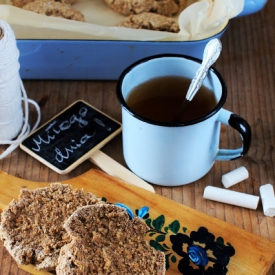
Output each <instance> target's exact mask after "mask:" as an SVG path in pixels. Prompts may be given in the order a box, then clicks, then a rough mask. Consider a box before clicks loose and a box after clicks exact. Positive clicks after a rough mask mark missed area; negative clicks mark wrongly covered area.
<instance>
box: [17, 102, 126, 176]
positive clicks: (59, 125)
mask: <svg viewBox="0 0 275 275" xmlns="http://www.w3.org/2000/svg"><path fill="white" fill-rule="evenodd" d="M121 128H122V127H121V123H120V122H118V121H116V120H114V119H113V118H111V117H110V116H108V115H106V114H105V113H103V112H102V111H100V110H98V109H97V108H95V107H93V106H92V105H90V104H88V103H87V102H85V101H83V100H78V101H76V102H74V103H73V104H71V105H70V106H69V107H67V108H66V109H64V110H63V111H61V112H60V113H59V114H57V115H56V116H54V117H53V118H52V119H51V120H49V121H48V122H46V123H45V124H44V125H42V126H41V127H39V128H38V129H37V130H36V131H34V132H33V133H31V134H30V135H29V136H28V137H27V138H26V139H25V140H24V141H23V142H22V143H21V144H20V148H21V149H22V150H24V151H26V152H27V153H29V154H30V155H31V156H33V157H34V158H36V159H37V160H39V161H41V162H42V163H43V164H45V165H46V166H48V167H50V168H51V169H52V170H54V171H56V172H57V173H59V174H67V173H69V172H70V171H72V170H73V169H74V168H75V167H77V166H78V165H79V164H81V163H82V162H83V161H85V160H86V159H88V158H89V157H90V156H91V155H92V154H93V153H94V152H96V151H97V150H99V149H100V148H102V147H103V146H104V145H105V144H106V143H107V142H109V141H110V140H111V139H112V138H114V137H115V136H116V135H118V134H119V133H120V132H121Z"/></svg>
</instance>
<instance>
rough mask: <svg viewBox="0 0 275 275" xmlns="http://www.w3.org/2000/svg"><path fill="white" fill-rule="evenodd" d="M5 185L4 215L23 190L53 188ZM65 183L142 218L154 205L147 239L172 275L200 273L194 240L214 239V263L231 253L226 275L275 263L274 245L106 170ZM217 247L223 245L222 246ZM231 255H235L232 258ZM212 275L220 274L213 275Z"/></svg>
mask: <svg viewBox="0 0 275 275" xmlns="http://www.w3.org/2000/svg"><path fill="white" fill-rule="evenodd" d="M0 182H1V189H0V209H1V210H2V209H3V208H4V207H6V206H7V205H8V204H9V202H10V201H11V200H12V199H13V198H15V199H16V198H18V194H19V191H20V189H22V188H28V189H35V188H38V187H44V186H49V183H40V182H31V181H27V180H24V179H20V178H16V177H14V176H11V175H8V174H6V173H4V172H0ZM63 183H69V184H71V185H72V186H73V187H74V188H83V189H84V190H85V191H86V192H88V191H89V192H93V193H94V194H95V195H97V196H98V197H100V198H105V199H106V200H107V201H108V202H110V203H116V202H120V203H123V204H124V205H127V206H128V207H129V208H130V209H131V210H132V211H133V213H134V214H135V213H137V211H136V210H138V209H141V208H142V207H143V206H148V207H149V212H148V213H147V215H146V216H144V217H143V219H144V220H145V222H146V223H147V224H148V225H149V227H150V230H149V232H148V234H147V236H146V239H147V240H148V241H149V243H150V244H151V245H152V246H154V247H156V248H158V249H161V250H163V251H164V252H165V254H166V259H167V263H168V265H167V267H168V269H167V272H166V274H167V275H180V274H184V269H185V268H187V266H189V268H191V269H193V270H194V272H195V271H198V270H197V269H198V267H197V266H196V265H195V264H194V263H193V262H191V261H190V260H189V257H188V256H187V253H186V251H187V247H188V245H187V243H185V242H184V241H183V240H186V239H188V240H189V241H191V242H192V244H196V245H198V246H201V247H205V244H204V240H206V239H208V240H209V237H210V239H211V237H212V241H210V243H211V244H213V245H212V246H211V247H213V249H212V248H211V249H208V250H207V255H208V256H211V257H212V258H213V259H214V261H222V262H224V259H225V258H224V257H225V256H226V254H227V257H228V264H227V262H226V263H225V264H224V268H225V270H226V269H227V270H228V271H227V272H226V271H225V273H223V274H226V275H236V274H238V275H244V274H247V275H252V274H253V275H258V274H259V275H260V274H261V275H262V274H266V273H267V272H268V270H269V268H270V267H271V265H272V264H273V262H274V260H275V243H274V242H271V241H269V240H267V239H264V238H262V237H259V236H257V235H255V234H252V233H250V232H248V231H245V230H243V229H240V228H238V227H235V226H232V225H230V224H228V223H226V222H224V221H221V220H219V219H216V218H213V217H210V216H208V215H206V214H203V213H200V212H199V211H197V210H194V209H192V208H189V207H186V206H184V205H182V204H180V203H177V202H174V201H171V200H169V199H166V198H164V197H162V196H160V195H157V194H154V193H152V192H149V191H146V190H144V189H141V188H139V187H136V186H134V185H130V184H127V183H124V182H122V181H120V180H117V179H116V178H113V177H111V176H109V175H107V174H105V173H103V172H101V171H98V170H93V169H92V170H90V171H88V172H86V173H85V174H83V175H81V176H79V177H77V178H73V179H70V180H66V181H64V182H63ZM191 232H192V233H191ZM198 236H199V237H200V241H199V242H198V241H196V238H197V237H198ZM173 244H174V245H173ZM175 244H181V245H180V246H179V245H175ZM208 244H209V243H208ZM217 244H219V245H218V246H217ZM189 245H190V243H189ZM175 247H177V248H178V249H179V247H180V250H183V252H181V253H180V252H179V251H178V249H175ZM217 247H218V249H217ZM232 250H233V251H235V253H234V255H232V253H231V252H232ZM228 251H230V253H229V254H228ZM179 254H180V255H179ZM186 257H187V258H186ZM184 260H185V261H184ZM179 263H180V266H181V268H182V270H183V271H182V272H180V271H179V270H178V266H179ZM211 266H213V262H212V261H209V263H208V264H207V265H206V266H205V269H208V271H210V269H211ZM20 268H22V269H23V270H25V271H28V272H29V273H31V274H35V275H42V274H44V275H46V274H48V275H49V274H50V273H48V272H39V271H37V270H35V269H34V268H33V266H30V265H29V266H20ZM181 268H180V270H181ZM189 274H191V273H189ZM194 274H195V273H194ZM196 274H203V273H196ZM207 274H214V273H211V272H209V273H207ZM218 274H220V273H218Z"/></svg>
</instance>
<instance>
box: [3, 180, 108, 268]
mask: <svg viewBox="0 0 275 275" xmlns="http://www.w3.org/2000/svg"><path fill="white" fill-rule="evenodd" d="M96 203H103V202H102V201H101V200H100V199H98V198H97V197H96V196H95V195H93V194H92V193H87V194H84V192H83V190H73V189H72V187H71V186H70V185H66V184H61V183H53V184H51V185H50V187H45V188H38V189H35V190H27V189H22V190H21V192H20V195H19V199H18V200H17V201H16V200H13V201H12V202H11V203H10V204H9V205H8V207H7V208H6V209H4V211H3V212H2V215H1V224H0V237H1V239H2V240H3V241H4V245H5V247H6V248H7V250H8V251H9V252H10V254H11V255H12V256H13V258H14V259H15V260H16V262H17V263H18V264H33V265H35V266H36V268H37V269H39V270H47V271H52V270H55V267H56V265H57V259H58V255H59V252H60V248H61V247H62V246H63V245H64V244H66V243H68V242H70V237H69V235H68V234H67V232H66V230H65V229H64V227H63V224H64V222H65V220H67V219H68V217H70V215H71V214H72V213H73V212H74V211H75V210H76V209H77V208H78V207H81V206H84V205H89V204H96Z"/></svg>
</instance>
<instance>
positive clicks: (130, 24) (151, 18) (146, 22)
mask: <svg viewBox="0 0 275 275" xmlns="http://www.w3.org/2000/svg"><path fill="white" fill-rule="evenodd" d="M117 26H120V27H126V28H133V29H145V30H154V31H166V32H174V33H177V32H179V30H180V29H179V25H178V22H177V21H176V20H174V19H173V18H170V17H166V16H164V15H160V14H156V13H152V12H144V13H140V14H134V15H130V16H128V17H126V18H125V19H123V20H122V21H120V22H119V23H118V24H117Z"/></svg>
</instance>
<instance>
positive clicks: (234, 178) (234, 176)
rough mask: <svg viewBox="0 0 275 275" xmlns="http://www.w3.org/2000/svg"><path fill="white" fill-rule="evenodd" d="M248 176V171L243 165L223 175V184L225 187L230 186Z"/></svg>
mask: <svg viewBox="0 0 275 275" xmlns="http://www.w3.org/2000/svg"><path fill="white" fill-rule="evenodd" d="M247 178H248V171H247V169H246V168H245V167H244V166H241V167H239V168H237V169H235V170H232V171H231V172H229V173H227V174H224V175H223V176H222V184H223V185H224V187H225V188H229V187H231V186H233V185H234V184H236V183H238V182H241V181H243V180H245V179H247Z"/></svg>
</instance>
